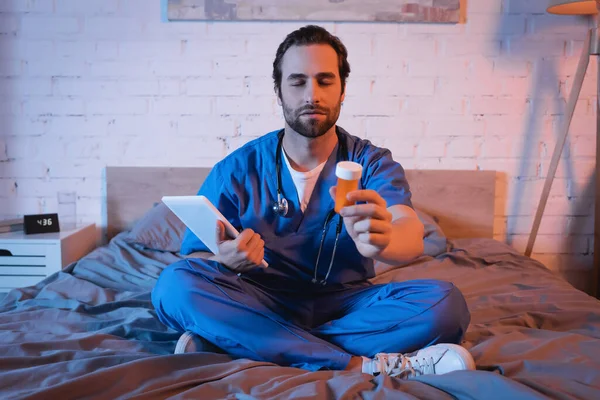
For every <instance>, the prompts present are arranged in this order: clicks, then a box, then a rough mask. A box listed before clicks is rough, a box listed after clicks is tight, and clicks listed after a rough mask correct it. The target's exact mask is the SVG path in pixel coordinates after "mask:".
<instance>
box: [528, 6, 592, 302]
mask: <svg viewBox="0 0 600 400" xmlns="http://www.w3.org/2000/svg"><path fill="white" fill-rule="evenodd" d="M596 9H597V10H598V13H596V14H595V16H594V27H593V28H592V29H590V30H589V31H588V33H587V35H586V39H585V43H584V45H583V50H582V52H581V57H580V59H579V64H578V65H577V72H576V73H575V77H574V79H573V87H572V89H571V93H570V94H569V98H568V101H567V109H566V114H565V118H564V120H563V125H562V126H561V132H560V135H559V138H558V141H557V142H556V145H555V147H554V153H553V154H552V160H551V161H550V167H549V168H548V174H547V175H546V181H545V183H544V188H543V190H542V196H541V197H540V202H539V205H538V208H537V212H536V214H535V217H534V220H533V227H532V230H531V233H530V235H529V240H528V242H527V247H526V249H525V255H526V256H528V257H529V256H531V253H532V251H533V245H534V244H535V238H536V236H537V233H538V230H539V226H540V222H541V220H542V216H543V215H544V209H545V208H546V202H547V201H548V197H549V195H550V189H551V188H552V181H553V180H554V176H555V175H556V170H557V168H558V163H559V161H560V156H561V154H562V151H563V148H564V145H565V142H566V140H567V135H568V133H569V127H570V126H571V121H572V120H573V114H574V112H575V106H576V105H577V99H578V98H579V95H580V93H581V87H582V86H583V81H584V78H585V74H586V72H587V69H588V66H589V63H590V56H595V57H596V61H598V64H600V43H599V39H600V37H599V29H598V28H599V27H600V14H599V13H600V0H596ZM597 78H598V79H597V82H596V84H597V92H596V182H595V183H596V187H595V199H594V201H595V208H594V265H593V288H592V290H593V294H594V295H595V296H596V297H599V296H600V271H599V270H600V173H598V170H599V168H598V167H599V165H598V164H599V163H600V98H599V96H598V94H599V93H600V65H599V67H598V77H597Z"/></svg>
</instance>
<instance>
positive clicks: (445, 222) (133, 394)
mask: <svg viewBox="0 0 600 400" xmlns="http://www.w3.org/2000/svg"><path fill="white" fill-rule="evenodd" d="M207 173H208V170H207V169H205V168H126V167H110V168H107V169H106V174H105V176H106V179H105V181H106V190H105V192H106V203H105V207H104V213H105V216H106V222H107V224H106V239H107V242H106V244H103V245H102V246H100V247H98V248H97V249H96V250H94V251H93V252H91V253H89V254H88V255H86V256H85V257H83V258H82V259H80V260H78V261H76V262H74V263H72V264H70V265H69V266H68V267H67V268H66V269H65V270H63V271H61V272H57V273H55V274H53V275H51V276H49V277H47V278H46V279H44V280H43V281H42V282H40V283H38V284H37V285H35V286H32V287H26V288H20V289H15V290H12V291H11V292H9V293H8V295H7V296H6V297H5V298H4V299H3V300H1V301H0V397H1V398H3V399H9V398H27V399H71V398H72V399H82V398H102V399H119V398H142V399H163V398H194V399H215V398H219V399H221V398H236V399H267V398H268V399H288V398H310V399H325V398H344V399H350V398H367V399H414V398H421V399H455V398H459V399H517V398H527V399H543V398H556V399H599V398H600V302H599V301H598V300H596V299H594V298H592V297H590V296H588V295H586V294H585V293H583V292H580V291H578V290H576V289H575V288H573V287H572V286H571V285H569V284H568V283H567V282H565V281H564V280H563V279H561V278H560V277H559V276H558V275H556V274H555V273H553V272H552V271H549V270H548V269H546V268H545V267H544V266H543V265H541V264H540V263H538V262H536V261H534V260H532V259H530V258H526V257H524V256H523V255H521V254H519V253H518V252H516V251H515V250H513V249H512V248H511V247H509V246H507V245H505V244H503V243H501V242H499V241H497V240H494V239H493V223H494V218H493V215H494V201H495V188H496V187H497V185H498V182H500V180H499V179H498V178H497V176H496V174H495V173H494V172H490V171H487V172H485V171H407V175H408V179H409V182H410V183H411V188H412V191H413V196H414V204H415V207H416V208H417V209H418V214H419V217H420V218H421V220H422V221H423V222H424V224H425V227H426V232H425V245H426V246H425V254H424V255H423V256H422V257H420V258H419V259H417V260H415V261H414V262H411V263H410V264H407V265H386V264H377V276H376V277H375V278H374V279H373V281H374V282H376V283H383V282H391V281H400V280H409V279H419V278H436V279H443V280H447V281H451V282H453V283H454V284H456V285H457V286H458V287H459V288H460V289H461V290H462V292H463V294H464V295H465V298H466V300H467V303H468V306H469V309H470V311H471V314H472V321H471V325H470V327H469V329H468V331H467V333H466V336H465V340H464V343H463V345H464V346H465V348H467V349H468V350H470V352H471V353H472V355H473V357H474V358H475V361H476V363H477V370H476V371H461V372H453V373H450V374H447V375H441V376H422V377H418V378H415V379H412V380H409V381H404V380H398V379H395V378H390V377H387V376H378V377H375V378H374V377H372V376H368V375H364V374H359V373H350V372H345V371H320V372H307V371H303V370H299V369H294V368H289V367H280V366H277V365H274V364H271V363H266V362H256V361H252V360H246V359H232V358H231V357H229V356H228V355H225V354H217V353H193V354H178V355H174V354H173V350H174V348H175V344H176V342H177V339H178V337H179V334H178V333H177V332H175V331H173V330H171V329H168V328H166V327H165V326H163V325H162V324H161V323H160V322H159V321H158V319H157V317H156V314H155V312H154V310H153V308H152V305H151V301H150V291H151V290H152V287H153V286H154V283H155V282H156V279H157V277H158V276H159V274H160V273H161V271H162V270H163V269H164V268H165V267H166V266H167V265H169V264H171V263H173V262H175V261H177V260H180V259H181V257H182V256H181V255H179V254H178V250H179V245H180V243H181V238H182V234H183V229H184V228H183V225H182V224H181V223H180V222H179V221H178V220H177V218H176V217H174V216H173V215H172V214H171V213H170V212H169V211H168V209H166V207H164V205H162V204H160V197H161V196H162V195H163V194H170V195H175V194H195V193H196V191H197V189H198V187H199V185H200V183H201V182H202V180H203V179H204V177H205V176H206V174H207ZM265 340H268V338H265Z"/></svg>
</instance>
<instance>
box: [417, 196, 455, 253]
mask: <svg viewBox="0 0 600 400" xmlns="http://www.w3.org/2000/svg"><path fill="white" fill-rule="evenodd" d="M415 211H416V213H417V216H418V217H419V219H420V220H421V223H423V225H424V226H425V232H424V234H423V242H424V245H425V249H424V251H423V254H425V255H427V256H431V257H437V256H439V255H440V254H443V253H445V252H446V251H447V239H446V235H445V234H444V231H443V230H442V228H441V227H440V226H439V225H438V223H437V221H436V220H435V218H434V217H432V216H431V215H429V214H428V213H427V212H425V211H423V210H420V209H419V208H416V207H415Z"/></svg>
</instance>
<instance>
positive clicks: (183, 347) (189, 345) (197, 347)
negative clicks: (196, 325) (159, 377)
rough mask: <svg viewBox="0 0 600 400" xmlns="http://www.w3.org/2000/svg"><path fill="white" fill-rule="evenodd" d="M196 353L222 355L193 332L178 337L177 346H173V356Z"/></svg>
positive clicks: (212, 345) (215, 347)
mask: <svg viewBox="0 0 600 400" xmlns="http://www.w3.org/2000/svg"><path fill="white" fill-rule="evenodd" d="M197 352H209V353H223V350H221V349H220V348H218V347H217V346H215V345H214V344H212V343H210V342H209V341H208V340H206V339H204V338H203V337H201V336H198V335H196V334H195V333H193V332H190V331H187V332H185V333H184V334H183V335H181V336H180V337H179V340H178V341H177V345H175V351H174V353H173V354H183V353H197Z"/></svg>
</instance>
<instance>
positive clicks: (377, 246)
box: [329, 186, 392, 258]
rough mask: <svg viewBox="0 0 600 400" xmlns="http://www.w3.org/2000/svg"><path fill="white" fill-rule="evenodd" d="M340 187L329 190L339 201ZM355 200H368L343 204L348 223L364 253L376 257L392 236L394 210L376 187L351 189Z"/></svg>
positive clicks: (361, 251) (349, 197)
mask: <svg viewBox="0 0 600 400" xmlns="http://www.w3.org/2000/svg"><path fill="white" fill-rule="evenodd" d="M335 192H336V187H335V186H334V187H332V188H331V189H330V190H329V194H330V195H331V197H332V198H333V199H334V201H335ZM348 200H350V201H351V202H353V203H354V202H367V204H355V205H352V206H347V207H344V208H342V210H341V211H340V215H341V216H342V217H344V225H345V226H346V230H347V231H348V234H349V235H350V237H351V238H352V240H354V243H355V244H356V248H357V250H358V251H359V252H360V254H362V255H363V256H364V257H368V258H376V257H377V256H378V255H379V254H381V252H383V251H384V250H385V249H386V248H387V246H388V245H389V244H390V241H391V239H392V214H391V213H390V212H389V211H388V210H387V203H386V201H385V200H384V199H383V198H382V197H381V196H380V195H379V193H377V192H376V191H374V190H355V191H352V192H350V193H348Z"/></svg>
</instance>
